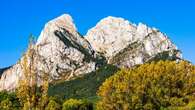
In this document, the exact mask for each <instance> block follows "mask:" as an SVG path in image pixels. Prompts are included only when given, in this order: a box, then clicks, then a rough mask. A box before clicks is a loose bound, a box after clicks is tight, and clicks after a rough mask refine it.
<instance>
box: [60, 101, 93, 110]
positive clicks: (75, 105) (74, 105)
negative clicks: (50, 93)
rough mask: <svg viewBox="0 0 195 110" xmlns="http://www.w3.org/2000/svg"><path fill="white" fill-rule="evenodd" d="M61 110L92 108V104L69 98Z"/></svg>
mask: <svg viewBox="0 0 195 110" xmlns="http://www.w3.org/2000/svg"><path fill="white" fill-rule="evenodd" d="M62 110H93V104H92V103H90V102H87V101H82V100H76V99H69V100H67V101H65V102H64V104H63V108H62Z"/></svg>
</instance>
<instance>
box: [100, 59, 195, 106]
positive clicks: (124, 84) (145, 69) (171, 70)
mask: <svg viewBox="0 0 195 110" xmlns="http://www.w3.org/2000/svg"><path fill="white" fill-rule="evenodd" d="M194 82H195V66H193V65H192V64H190V63H188V62H185V61H181V62H179V63H177V62H175V61H160V62H151V63H147V64H143V65H141V66H139V67H135V68H133V69H130V70H127V69H124V70H121V71H118V72H117V73H116V74H115V75H114V76H112V77H110V78H109V79H107V80H106V81H105V82H104V83H103V85H102V86H101V87H100V89H99V91H98V95H99V96H100V97H101V99H100V101H99V102H98V103H97V109H98V110H143V109H144V110H159V109H162V108H171V107H184V106H186V105H187V104H188V103H189V102H190V101H191V100H194V98H195V94H194V92H195V83H194Z"/></svg>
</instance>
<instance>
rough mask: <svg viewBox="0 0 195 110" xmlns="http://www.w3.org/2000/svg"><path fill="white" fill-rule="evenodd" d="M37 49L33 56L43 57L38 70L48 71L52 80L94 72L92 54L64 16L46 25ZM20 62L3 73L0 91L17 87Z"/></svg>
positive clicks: (73, 26)
mask: <svg viewBox="0 0 195 110" xmlns="http://www.w3.org/2000/svg"><path fill="white" fill-rule="evenodd" d="M36 48H37V52H36V54H38V55H39V56H40V57H41V58H42V60H40V61H36V63H37V65H36V68H37V71H41V70H42V71H49V72H50V73H49V74H50V77H51V79H52V80H59V79H64V80H69V79H70V78H72V77H74V76H78V75H80V74H86V73H89V72H91V71H94V70H95V65H96V59H95V58H94V52H93V50H92V49H91V47H90V44H89V43H88V41H87V40H85V39H84V38H83V37H82V36H81V35H80V34H79V33H78V32H77V29H76V27H75V25H74V23H73V20H72V18H71V17H70V16H69V15H67V14H65V15H62V16H60V17H58V18H56V19H54V20H52V21H50V22H49V23H47V24H46V25H45V28H44V29H43V31H42V32H41V34H40V36H39V38H38V41H37V43H36ZM21 60H23V58H21ZM19 63H20V62H19ZM19 63H18V64H16V65H14V66H13V67H11V68H10V69H9V70H7V71H5V72H4V73H3V75H2V77H1V80H0V90H3V89H6V90H12V89H14V88H15V87H16V86H17V83H18V80H19V79H21V78H22V74H23V73H22V70H21V65H20V64H19Z"/></svg>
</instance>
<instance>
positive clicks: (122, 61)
mask: <svg viewBox="0 0 195 110" xmlns="http://www.w3.org/2000/svg"><path fill="white" fill-rule="evenodd" d="M85 38H86V39H87V40H88V41H89V42H90V44H91V45H92V48H93V49H94V50H95V51H96V52H97V53H99V54H102V55H104V56H105V57H106V58H107V61H108V63H110V64H116V65H118V66H119V67H132V66H134V65H136V64H142V63H144V62H147V61H150V60H152V59H156V58H159V59H161V58H164V59H173V60H174V59H180V58H181V53H180V52H179V51H178V49H177V47H176V46H175V45H174V44H173V43H172V42H171V41H170V40H169V39H168V37H167V36H166V35H164V34H163V33H161V32H159V31H158V30H157V29H155V28H149V27H147V26H146V25H144V24H142V23H140V24H139V25H138V26H136V25H134V24H131V23H129V21H127V20H124V19H123V18H116V17H107V18H105V19H103V20H101V21H100V22H99V23H97V25H96V26H95V27H94V28H92V29H90V30H89V31H88V33H87V35H86V37H85Z"/></svg>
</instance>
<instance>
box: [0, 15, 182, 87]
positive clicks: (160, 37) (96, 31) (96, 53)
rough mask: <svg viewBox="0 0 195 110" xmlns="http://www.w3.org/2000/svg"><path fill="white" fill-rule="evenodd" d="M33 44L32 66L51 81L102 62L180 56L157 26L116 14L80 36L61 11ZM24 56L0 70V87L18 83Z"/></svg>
mask: <svg viewBox="0 0 195 110" xmlns="http://www.w3.org/2000/svg"><path fill="white" fill-rule="evenodd" d="M35 48H36V54H37V55H38V56H39V57H38V58H39V59H37V61H36V66H35V68H36V69H37V71H38V72H39V71H47V72H48V73H49V76H50V79H51V80H52V81H55V80H59V79H61V80H69V79H71V78H73V77H75V76H79V75H82V74H86V73H89V72H91V71H94V70H96V69H97V68H98V67H99V66H101V65H102V64H103V63H109V64H114V65H117V66H119V67H132V66H134V65H137V64H142V63H144V62H148V61H151V60H155V59H171V60H176V59H180V58H181V53H180V52H179V51H178V49H177V47H176V46H175V45H174V44H173V43H172V42H171V41H170V40H169V39H168V37H167V36H166V35H164V34H163V33H161V32H159V31H158V30H157V29H155V28H149V27H147V26H146V25H144V24H141V23H140V24H139V25H138V26H136V25H134V24H131V23H129V21H127V20H124V19H123V18H116V17H107V18H105V19H103V20H101V21H100V22H99V23H98V24H97V25H96V26H95V27H94V28H92V29H90V30H89V31H88V33H87V35H86V36H85V37H82V36H81V35H80V34H79V33H78V32H77V29H76V26H75V25H74V23H73V20H72V18H71V17H70V16H69V15H67V14H65V15H62V16H60V17H58V18H56V19H54V20H52V21H50V22H48V23H47V24H46V25H45V28H44V29H43V31H42V32H41V34H40V36H39V38H38V40H37V43H36V45H35ZM40 59H41V60H40ZM23 60H24V59H23V57H22V58H21V59H20V61H19V62H18V63H17V64H16V65H14V66H12V67H11V68H9V69H7V70H5V71H3V73H2V75H1V80H0V90H13V89H15V88H16V87H17V85H18V81H19V80H21V78H22V77H23V71H22V67H21V65H20V62H21V61H23Z"/></svg>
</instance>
